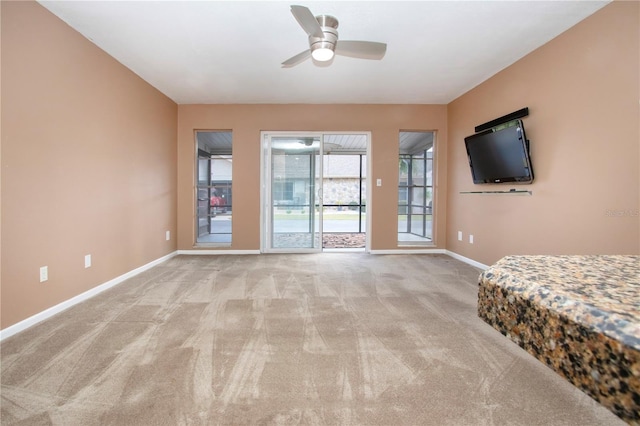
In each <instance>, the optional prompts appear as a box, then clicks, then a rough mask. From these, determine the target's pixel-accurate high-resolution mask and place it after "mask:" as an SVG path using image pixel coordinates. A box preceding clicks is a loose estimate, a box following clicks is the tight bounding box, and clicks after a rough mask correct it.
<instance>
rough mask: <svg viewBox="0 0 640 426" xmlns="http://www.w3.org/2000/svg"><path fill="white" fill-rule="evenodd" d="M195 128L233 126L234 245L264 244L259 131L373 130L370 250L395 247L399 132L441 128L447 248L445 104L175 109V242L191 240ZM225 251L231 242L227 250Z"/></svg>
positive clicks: (439, 192) (441, 222) (440, 209)
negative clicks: (378, 183)
mask: <svg viewBox="0 0 640 426" xmlns="http://www.w3.org/2000/svg"><path fill="white" fill-rule="evenodd" d="M194 130H232V131H233V225H232V226H233V231H232V232H233V239H232V246H231V249H232V250H258V249H260V131H267V130H272V131H278V130H285V131H289V130H299V131H370V132H371V147H372V150H371V161H372V174H371V176H370V179H372V180H374V179H382V182H383V185H382V186H381V187H377V186H372V190H373V191H372V197H371V200H369V201H368V206H367V208H368V218H369V219H370V220H372V228H373V231H372V235H370V236H369V238H370V241H371V248H372V249H373V250H391V249H396V248H397V239H398V236H397V199H398V195H397V194H398V190H397V185H398V137H399V132H400V130H436V131H437V132H438V133H437V141H436V144H437V147H436V150H437V152H436V156H437V164H436V173H437V177H436V197H437V198H436V204H435V206H436V215H437V219H436V220H437V223H436V230H435V239H436V244H437V247H438V248H444V247H445V246H446V235H445V232H444V231H445V226H446V220H445V215H446V212H445V210H444V207H445V204H446V199H445V195H446V185H445V180H446V179H445V176H446V164H447V161H446V155H447V151H446V141H447V117H446V106H444V105H180V106H179V107H178V145H179V146H178V234H179V240H178V248H179V249H193V245H194V240H195V239H194V215H195V208H194V206H195V203H194V185H195V181H194V179H195V170H194V167H195V142H194ZM227 249H228V248H227Z"/></svg>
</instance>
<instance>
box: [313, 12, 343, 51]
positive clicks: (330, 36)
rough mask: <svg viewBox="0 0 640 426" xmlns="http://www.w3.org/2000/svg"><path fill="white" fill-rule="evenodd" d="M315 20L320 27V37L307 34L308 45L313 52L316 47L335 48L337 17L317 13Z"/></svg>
mask: <svg viewBox="0 0 640 426" xmlns="http://www.w3.org/2000/svg"><path fill="white" fill-rule="evenodd" d="M316 20H317V21H318V23H319V24H320V27H321V28H322V34H323V36H322V37H314V36H309V47H310V48H311V51H312V52H313V51H314V50H316V49H323V48H324V49H331V50H335V47H336V43H337V42H338V19H336V18H335V17H333V16H331V15H318V16H316Z"/></svg>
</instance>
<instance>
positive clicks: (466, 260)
mask: <svg viewBox="0 0 640 426" xmlns="http://www.w3.org/2000/svg"><path fill="white" fill-rule="evenodd" d="M445 254H447V255H449V256H451V257H453V258H454V259H456V260H459V261H461V262H464V263H467V264H469V265H471V266H475V267H476V268H479V269H482V270H483V271H484V270H485V269H489V266H487V265H485V264H483V263H480V262H476V261H475V260H473V259H469V258H468V257H464V256H461V255H459V254H458V253H454V252H452V251H449V250H446V251H445Z"/></svg>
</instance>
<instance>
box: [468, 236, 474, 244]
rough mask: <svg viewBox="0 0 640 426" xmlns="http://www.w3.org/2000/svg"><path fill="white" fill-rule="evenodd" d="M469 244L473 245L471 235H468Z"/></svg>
mask: <svg viewBox="0 0 640 426" xmlns="http://www.w3.org/2000/svg"><path fill="white" fill-rule="evenodd" d="M469 244H473V234H469Z"/></svg>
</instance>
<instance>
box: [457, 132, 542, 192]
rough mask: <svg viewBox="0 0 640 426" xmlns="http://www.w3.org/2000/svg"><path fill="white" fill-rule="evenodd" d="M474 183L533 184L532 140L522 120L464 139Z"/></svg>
mask: <svg viewBox="0 0 640 426" xmlns="http://www.w3.org/2000/svg"><path fill="white" fill-rule="evenodd" d="M464 143H465V146H466V148H467V156H468V158H469V166H470V167H471V176H472V178H473V183H478V184H479V183H505V182H512V183H532V182H533V167H532V165H531V157H530V155H529V141H528V140H527V137H526V135H525V133H524V126H523V124H522V120H512V121H510V122H508V123H505V124H502V125H500V126H497V127H493V128H491V129H488V130H485V131H483V132H480V133H476V134H475V135H471V136H467V137H466V138H464Z"/></svg>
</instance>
